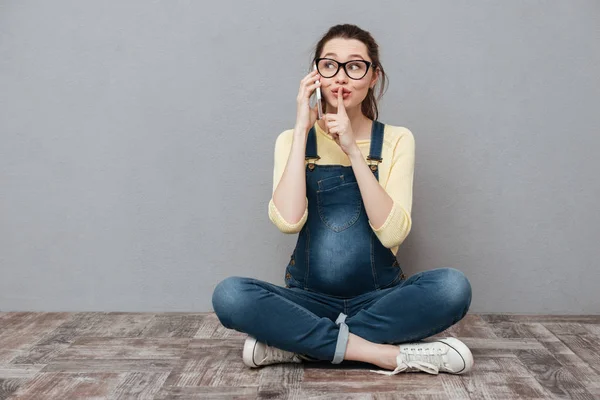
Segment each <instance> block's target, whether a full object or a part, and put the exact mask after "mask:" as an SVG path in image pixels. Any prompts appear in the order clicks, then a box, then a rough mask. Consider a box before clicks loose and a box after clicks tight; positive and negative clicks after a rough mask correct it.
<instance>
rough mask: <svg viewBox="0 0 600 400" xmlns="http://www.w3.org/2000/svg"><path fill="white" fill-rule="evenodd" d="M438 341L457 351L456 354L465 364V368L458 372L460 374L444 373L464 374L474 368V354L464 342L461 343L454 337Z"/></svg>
mask: <svg viewBox="0 0 600 400" xmlns="http://www.w3.org/2000/svg"><path fill="white" fill-rule="evenodd" d="M437 341H438V342H442V343H445V344H447V345H448V346H450V347H452V348H453V349H454V350H456V352H457V353H458V354H459V355H460V357H461V358H462V360H463V362H464V367H463V369H461V370H460V371H458V372H454V371H444V372H449V373H451V374H464V373H467V372H469V371H470V370H471V368H472V367H473V354H471V350H470V349H469V348H468V347H467V345H466V344H464V343H463V342H461V341H460V340H458V339H457V338H454V337H448V338H443V339H438V340H437Z"/></svg>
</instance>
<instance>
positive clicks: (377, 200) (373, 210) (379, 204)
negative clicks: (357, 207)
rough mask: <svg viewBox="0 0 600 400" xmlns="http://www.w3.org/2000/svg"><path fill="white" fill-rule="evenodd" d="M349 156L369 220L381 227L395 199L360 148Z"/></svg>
mask: <svg viewBox="0 0 600 400" xmlns="http://www.w3.org/2000/svg"><path fill="white" fill-rule="evenodd" d="M349 158H350V162H351V163H352V171H353V172H354V175H355V176H356V181H357V183H358V187H359V189H360V194H361V197H362V200H363V204H364V206H365V210H366V212H367V216H368V217H369V221H370V222H371V225H372V226H373V227H375V229H379V228H380V227H381V226H382V225H383V224H384V222H385V221H386V220H387V218H388V216H389V215H390V212H391V211H392V207H393V205H394V201H393V200H392V198H391V197H390V196H389V195H388V194H387V193H386V191H385V189H384V188H383V187H382V186H381V185H380V184H379V182H378V181H377V179H376V178H375V175H373V172H371V168H369V166H368V165H367V163H366V162H365V160H364V159H363V156H362V154H361V152H360V150H358V148H357V149H356V151H354V152H352V153H350V155H349Z"/></svg>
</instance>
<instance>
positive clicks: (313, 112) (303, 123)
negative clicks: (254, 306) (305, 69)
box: [296, 71, 321, 132]
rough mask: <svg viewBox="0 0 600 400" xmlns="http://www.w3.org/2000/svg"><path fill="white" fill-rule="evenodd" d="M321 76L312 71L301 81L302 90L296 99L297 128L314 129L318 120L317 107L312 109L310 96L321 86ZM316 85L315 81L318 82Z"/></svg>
mask: <svg viewBox="0 0 600 400" xmlns="http://www.w3.org/2000/svg"><path fill="white" fill-rule="evenodd" d="M319 78H320V75H319V72H318V71H312V72H311V73H309V74H308V75H306V76H305V77H304V78H303V79H302V80H301V81H300V89H299V90H298V97H297V98H296V102H297V103H298V105H297V110H296V128H301V129H302V130H303V131H307V132H308V130H309V129H310V128H312V126H313V125H314V124H315V121H316V120H317V114H318V111H317V105H316V104H315V106H314V107H313V108H310V96H311V95H312V93H313V92H314V91H315V89H316V88H318V87H320V86H321V81H320V79H319ZM317 80H318V82H316V83H315V81H317Z"/></svg>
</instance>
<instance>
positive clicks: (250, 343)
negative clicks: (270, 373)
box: [242, 336, 259, 368]
mask: <svg viewBox="0 0 600 400" xmlns="http://www.w3.org/2000/svg"><path fill="white" fill-rule="evenodd" d="M256 343H258V341H257V340H256V339H255V338H253V337H252V336H248V338H247V339H246V341H245V342H244V351H243V352H242V359H243V360H244V364H246V365H247V366H248V367H250V368H258V367H259V365H257V364H256V363H255V362H254V349H255V348H256Z"/></svg>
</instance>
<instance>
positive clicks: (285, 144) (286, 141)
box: [269, 130, 308, 233]
mask: <svg viewBox="0 0 600 400" xmlns="http://www.w3.org/2000/svg"><path fill="white" fill-rule="evenodd" d="M293 133H294V131H293V130H287V131H284V132H282V133H281V134H280V135H279V136H278V137H277V140H276V141H275V156H274V167H273V191H272V192H271V200H270V201H269V219H270V220H271V222H273V224H275V226H276V227H277V228H278V229H279V230H280V231H281V232H283V233H298V232H300V231H301V230H302V227H303V226H304V223H305V222H306V219H307V218H308V198H306V208H305V209H304V215H303V216H302V218H300V221H298V222H296V223H295V224H290V223H289V222H287V221H286V220H285V219H284V218H283V217H282V216H281V214H280V213H279V210H278V209H277V207H276V206H275V203H274V202H273V193H275V189H277V185H279V181H280V180H281V176H282V175H283V171H284V170H285V166H286V165H287V161H288V157H289V155H290V150H291V148H292V139H293V136H292V135H293Z"/></svg>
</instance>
